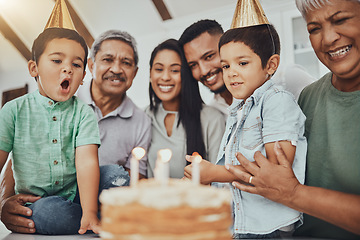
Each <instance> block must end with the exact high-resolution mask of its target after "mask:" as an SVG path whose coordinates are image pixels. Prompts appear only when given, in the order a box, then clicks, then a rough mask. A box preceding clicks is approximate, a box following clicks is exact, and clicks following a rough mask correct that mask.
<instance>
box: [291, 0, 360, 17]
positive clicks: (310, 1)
mask: <svg viewBox="0 0 360 240" xmlns="http://www.w3.org/2000/svg"><path fill="white" fill-rule="evenodd" d="M344 1H354V2H359V3H360V0H344ZM295 2H296V7H297V8H298V9H299V11H300V12H301V15H302V16H303V17H305V16H306V13H307V12H308V11H309V10H314V9H317V8H321V7H323V6H324V5H326V4H331V0H295Z"/></svg>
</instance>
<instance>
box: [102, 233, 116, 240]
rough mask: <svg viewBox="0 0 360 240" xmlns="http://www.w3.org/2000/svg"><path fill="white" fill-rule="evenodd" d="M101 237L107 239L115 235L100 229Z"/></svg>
mask: <svg viewBox="0 0 360 240" xmlns="http://www.w3.org/2000/svg"><path fill="white" fill-rule="evenodd" d="M100 237H101V238H105V239H113V238H115V236H114V235H113V234H112V233H109V232H105V231H100Z"/></svg>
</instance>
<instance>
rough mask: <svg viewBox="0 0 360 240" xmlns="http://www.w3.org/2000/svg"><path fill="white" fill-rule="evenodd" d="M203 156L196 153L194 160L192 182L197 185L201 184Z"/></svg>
mask: <svg viewBox="0 0 360 240" xmlns="http://www.w3.org/2000/svg"><path fill="white" fill-rule="evenodd" d="M201 160H202V158H201V156H200V155H196V156H195V157H194V159H193V161H192V165H193V166H192V172H191V175H192V177H191V178H192V182H193V184H195V185H199V184H200V162H201Z"/></svg>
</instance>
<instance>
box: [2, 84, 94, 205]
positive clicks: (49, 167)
mask: <svg viewBox="0 0 360 240" xmlns="http://www.w3.org/2000/svg"><path fill="white" fill-rule="evenodd" d="M88 144H98V145H100V138H99V128H98V124H97V120H96V118H95V115H94V112H93V110H92V109H91V108H90V107H89V106H88V105H86V104H85V103H83V102H82V101H80V100H79V99H78V98H77V97H72V98H70V99H69V100H67V101H65V102H54V101H53V100H51V99H49V98H47V97H44V96H42V95H41V94H40V93H39V91H35V92H33V93H30V94H27V95H25V96H22V97H20V98H17V99H14V100H13V101H10V102H8V103H7V104H5V105H4V107H3V108H2V109H1V110H0V149H1V150H3V151H5V152H11V151H12V152H13V171H14V178H15V192H16V193H25V194H34V195H39V196H42V197H45V196H52V195H57V196H62V197H65V198H67V199H70V200H73V199H74V197H75V194H76V188H77V182H76V169H75V149H76V147H78V146H82V145H88Z"/></svg>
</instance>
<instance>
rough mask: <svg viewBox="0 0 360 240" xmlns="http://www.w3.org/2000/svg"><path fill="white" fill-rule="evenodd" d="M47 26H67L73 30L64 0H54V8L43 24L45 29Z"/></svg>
mask: <svg viewBox="0 0 360 240" xmlns="http://www.w3.org/2000/svg"><path fill="white" fill-rule="evenodd" d="M47 28H68V29H72V30H75V27H74V24H73V22H72V20H71V17H70V13H69V10H68V8H67V6H66V3H65V1H64V0H56V3H55V6H54V9H53V11H52V13H51V15H50V18H49V20H48V22H47V23H46V26H45V29H47Z"/></svg>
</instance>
